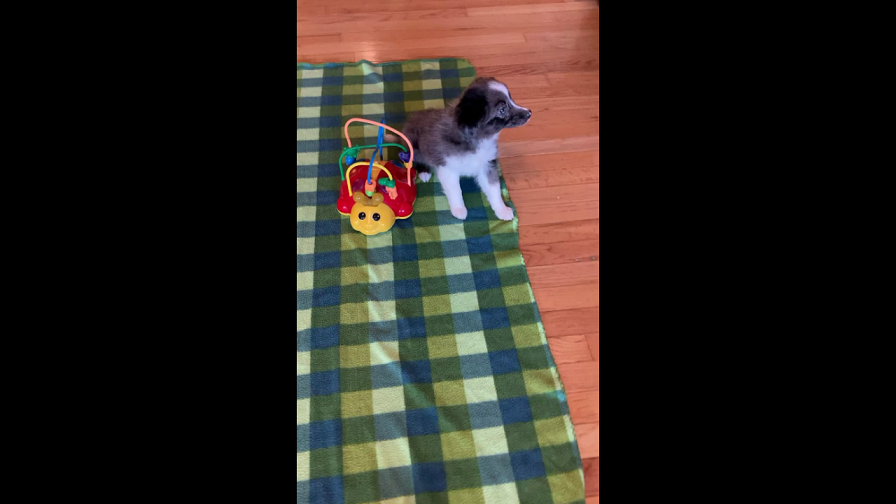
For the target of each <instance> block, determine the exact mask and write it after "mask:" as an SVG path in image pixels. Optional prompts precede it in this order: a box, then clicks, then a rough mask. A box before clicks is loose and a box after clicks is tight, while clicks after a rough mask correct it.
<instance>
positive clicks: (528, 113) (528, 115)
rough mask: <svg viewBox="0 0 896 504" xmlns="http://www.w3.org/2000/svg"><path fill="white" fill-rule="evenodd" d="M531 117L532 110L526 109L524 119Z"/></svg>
mask: <svg viewBox="0 0 896 504" xmlns="http://www.w3.org/2000/svg"><path fill="white" fill-rule="evenodd" d="M531 117H532V111H531V110H526V119H530V118H531Z"/></svg>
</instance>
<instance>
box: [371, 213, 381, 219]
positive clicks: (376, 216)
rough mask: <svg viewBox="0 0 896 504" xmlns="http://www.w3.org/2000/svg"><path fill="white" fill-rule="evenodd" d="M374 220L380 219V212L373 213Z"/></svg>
mask: <svg viewBox="0 0 896 504" xmlns="http://www.w3.org/2000/svg"><path fill="white" fill-rule="evenodd" d="M373 220H375V221H378V220H380V214H378V213H375V214H373Z"/></svg>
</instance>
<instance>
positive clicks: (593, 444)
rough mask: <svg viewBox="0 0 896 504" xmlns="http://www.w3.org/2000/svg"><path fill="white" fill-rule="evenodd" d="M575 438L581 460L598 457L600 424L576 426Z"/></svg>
mask: <svg viewBox="0 0 896 504" xmlns="http://www.w3.org/2000/svg"><path fill="white" fill-rule="evenodd" d="M576 438H577V439H578V440H579V451H581V452H582V458H583V459H588V458H597V457H600V423H590V424H578V425H576Z"/></svg>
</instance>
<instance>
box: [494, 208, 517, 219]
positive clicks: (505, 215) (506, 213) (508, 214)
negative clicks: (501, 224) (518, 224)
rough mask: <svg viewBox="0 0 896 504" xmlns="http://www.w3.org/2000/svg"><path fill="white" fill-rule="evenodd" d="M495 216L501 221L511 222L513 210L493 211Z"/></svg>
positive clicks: (501, 209)
mask: <svg viewBox="0 0 896 504" xmlns="http://www.w3.org/2000/svg"><path fill="white" fill-rule="evenodd" d="M495 215H497V216H498V218H499V219H501V220H506V221H510V220H513V209H512V208H509V207H504V208H499V209H497V210H495Z"/></svg>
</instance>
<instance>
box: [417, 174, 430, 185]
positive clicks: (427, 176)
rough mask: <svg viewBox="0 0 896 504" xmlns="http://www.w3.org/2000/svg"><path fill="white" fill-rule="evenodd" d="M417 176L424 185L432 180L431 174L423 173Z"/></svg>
mask: <svg viewBox="0 0 896 504" xmlns="http://www.w3.org/2000/svg"><path fill="white" fill-rule="evenodd" d="M417 176H418V177H420V181H421V182H423V183H426V182H429V179H431V178H432V173H425V172H423V173H419V174H418V175H417Z"/></svg>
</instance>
